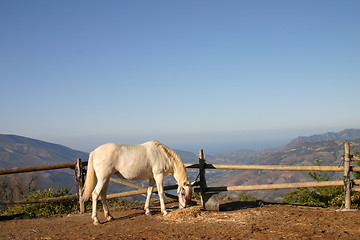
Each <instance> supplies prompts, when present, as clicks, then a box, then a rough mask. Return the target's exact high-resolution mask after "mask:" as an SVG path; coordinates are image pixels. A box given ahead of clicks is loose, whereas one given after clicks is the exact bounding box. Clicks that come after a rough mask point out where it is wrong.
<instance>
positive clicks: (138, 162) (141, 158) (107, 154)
mask: <svg viewBox="0 0 360 240" xmlns="http://www.w3.org/2000/svg"><path fill="white" fill-rule="evenodd" d="M94 153H95V158H94V166H95V165H97V168H98V169H102V170H101V171H104V173H106V174H114V173H116V174H117V175H118V176H120V177H122V178H124V179H129V180H139V179H147V178H152V167H151V164H150V163H149V156H148V151H147V148H146V147H145V146H144V145H143V144H142V145H127V144H120V143H106V144H104V145H101V146H99V147H98V148H96V149H95V150H94Z"/></svg>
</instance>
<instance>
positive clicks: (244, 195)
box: [236, 191, 257, 202]
mask: <svg viewBox="0 0 360 240" xmlns="http://www.w3.org/2000/svg"><path fill="white" fill-rule="evenodd" d="M256 200H257V197H256V196H255V194H252V193H248V192H245V191H244V192H240V193H239V194H237V195H236V201H243V202H253V201H256Z"/></svg>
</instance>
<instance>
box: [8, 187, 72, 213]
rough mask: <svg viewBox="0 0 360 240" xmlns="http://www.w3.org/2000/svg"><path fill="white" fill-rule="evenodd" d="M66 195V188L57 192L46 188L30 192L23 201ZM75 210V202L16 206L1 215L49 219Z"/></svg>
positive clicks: (67, 192)
mask: <svg viewBox="0 0 360 240" xmlns="http://www.w3.org/2000/svg"><path fill="white" fill-rule="evenodd" d="M68 194H69V191H68V189H66V188H61V189H59V190H58V191H57V192H54V189H53V188H48V189H45V190H38V191H36V192H30V193H28V194H27V195H26V196H24V199H25V200H30V199H47V198H55V197H61V196H66V195H68ZM77 209H78V203H77V201H76V200H69V201H62V202H52V203H31V204H17V205H14V206H11V207H9V208H7V209H5V210H4V211H3V213H2V215H22V216H23V218H36V217H49V216H52V215H59V214H69V213H71V212H74V211H76V210H77Z"/></svg>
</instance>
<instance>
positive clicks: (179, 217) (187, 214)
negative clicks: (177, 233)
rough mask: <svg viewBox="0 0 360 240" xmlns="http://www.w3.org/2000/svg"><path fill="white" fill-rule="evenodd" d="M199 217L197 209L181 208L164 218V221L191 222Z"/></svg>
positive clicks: (198, 209) (199, 212)
mask: <svg viewBox="0 0 360 240" xmlns="http://www.w3.org/2000/svg"><path fill="white" fill-rule="evenodd" d="M200 215H201V211H200V208H199V207H190V208H183V209H177V210H175V211H172V212H170V213H169V214H168V215H166V216H165V219H166V220H172V221H185V220H186V221H188V220H193V219H194V218H197V217H199V216H200Z"/></svg>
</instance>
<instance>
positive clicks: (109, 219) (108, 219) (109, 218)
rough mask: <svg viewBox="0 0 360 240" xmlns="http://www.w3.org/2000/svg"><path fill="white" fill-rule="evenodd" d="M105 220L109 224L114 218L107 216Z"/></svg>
mask: <svg viewBox="0 0 360 240" xmlns="http://www.w3.org/2000/svg"><path fill="white" fill-rule="evenodd" d="M106 220H107V221H108V222H110V221H113V220H114V218H113V217H112V216H108V217H107V218H106Z"/></svg>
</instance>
